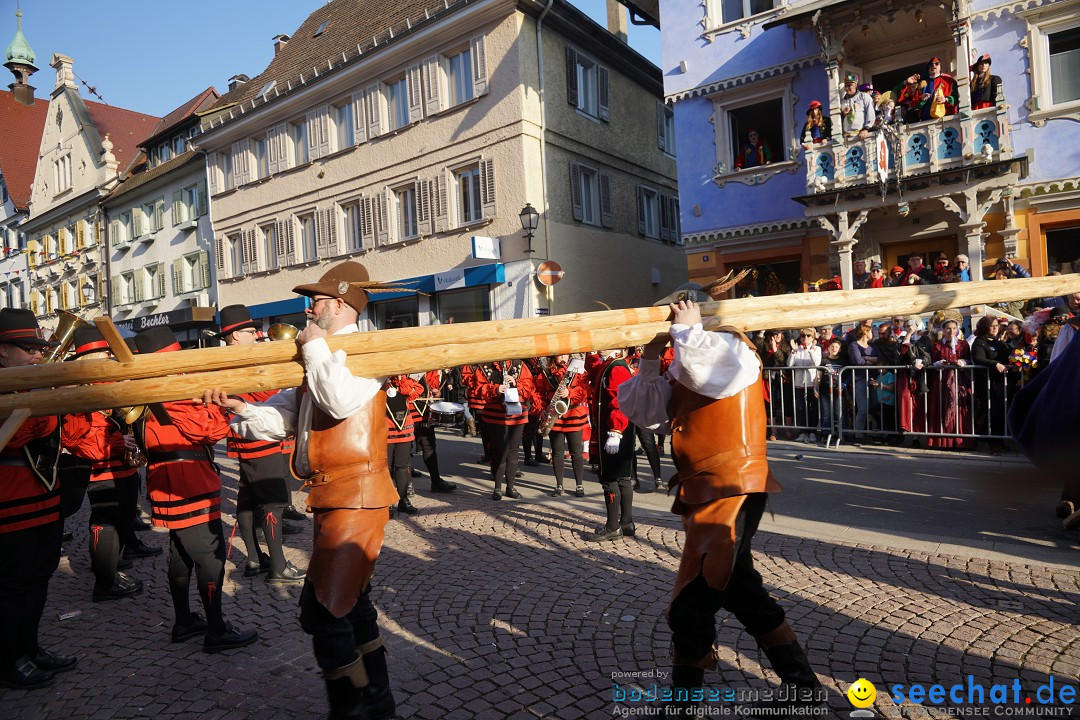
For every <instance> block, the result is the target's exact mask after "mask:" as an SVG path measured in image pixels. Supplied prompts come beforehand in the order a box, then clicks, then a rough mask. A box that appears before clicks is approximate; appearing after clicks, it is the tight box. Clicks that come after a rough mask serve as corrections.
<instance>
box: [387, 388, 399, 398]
mask: <svg viewBox="0 0 1080 720" xmlns="http://www.w3.org/2000/svg"><path fill="white" fill-rule="evenodd" d="M386 397H388V398H392V397H397V388H396V387H394V386H393V385H391V386H390V387H388V388H386Z"/></svg>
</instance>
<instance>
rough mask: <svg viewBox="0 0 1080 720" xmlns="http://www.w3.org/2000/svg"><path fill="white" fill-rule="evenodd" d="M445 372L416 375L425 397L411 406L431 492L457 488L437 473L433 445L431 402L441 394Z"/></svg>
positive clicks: (437, 462) (433, 427)
mask: <svg viewBox="0 0 1080 720" xmlns="http://www.w3.org/2000/svg"><path fill="white" fill-rule="evenodd" d="M445 375H446V373H444V372H443V371H442V370H428V371H427V372H426V373H421V374H420V375H419V376H418V377H417V382H419V383H420V385H421V387H422V388H423V390H424V392H423V394H422V395H421V397H427V398H429V399H428V400H425V401H424V402H423V403H422V404H420V405H419V406H418V404H417V403H416V402H415V401H414V402H412V403H411V404H412V407H413V432H414V433H415V434H416V442H417V443H418V444H419V445H420V455H421V457H423V458H424V466H425V467H426V468H427V471H428V477H429V478H431V492H435V493H451V492H454V491H455V490H457V485H455V484H454V483H449V482H446V481H445V480H443V478H442V474H440V473H439V452H438V450H437V449H436V447H435V423H434V422H433V421H432V419H431V404H432V402H433V401H434V400H436V399H438V398H439V397H440V396H441V395H442V388H443V385H444V384H445V383H446V378H445V377H444V376H445Z"/></svg>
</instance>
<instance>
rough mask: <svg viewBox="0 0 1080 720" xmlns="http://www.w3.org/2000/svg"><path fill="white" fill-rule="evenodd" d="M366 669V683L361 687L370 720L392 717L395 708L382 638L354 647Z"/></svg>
mask: <svg viewBox="0 0 1080 720" xmlns="http://www.w3.org/2000/svg"><path fill="white" fill-rule="evenodd" d="M356 650H357V652H359V653H360V658H361V659H362V660H363V661H364V668H365V669H366V670H367V676H368V684H367V685H365V686H364V687H363V688H361V692H362V693H363V696H364V707H365V708H366V710H367V712H368V717H369V718H371V720H385V718H389V717H393V716H394V713H395V711H396V710H397V703H396V702H395V701H394V693H393V692H392V691H391V690H390V671H389V670H388V669H387V667H386V647H385V646H384V645H383V641H382V638H381V637H380V638H376V639H375V640H372V641H371V642H369V643H366V644H364V645H361V646H359V647H357V648H356Z"/></svg>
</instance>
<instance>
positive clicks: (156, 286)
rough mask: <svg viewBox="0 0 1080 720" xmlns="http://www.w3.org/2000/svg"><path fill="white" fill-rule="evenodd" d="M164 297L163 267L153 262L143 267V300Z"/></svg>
mask: <svg viewBox="0 0 1080 720" xmlns="http://www.w3.org/2000/svg"><path fill="white" fill-rule="evenodd" d="M163 297H165V268H164V267H163V266H162V264H161V263H154V264H153V265H147V266H146V267H145V268H143V296H142V299H143V300H160V299H161V298H163Z"/></svg>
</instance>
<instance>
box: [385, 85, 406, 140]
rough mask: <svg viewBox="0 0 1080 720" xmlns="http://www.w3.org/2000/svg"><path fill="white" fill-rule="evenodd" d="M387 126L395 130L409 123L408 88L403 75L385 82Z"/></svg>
mask: <svg viewBox="0 0 1080 720" xmlns="http://www.w3.org/2000/svg"><path fill="white" fill-rule="evenodd" d="M385 87H386V113H387V121H388V123H389V124H388V125H387V127H388V128H389V129H390V130H397V129H398V128H403V127H405V126H406V125H408V124H409V90H408V83H407V82H406V79H405V78H404V77H401V78H399V79H397V80H394V81H392V82H388V83H385Z"/></svg>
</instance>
